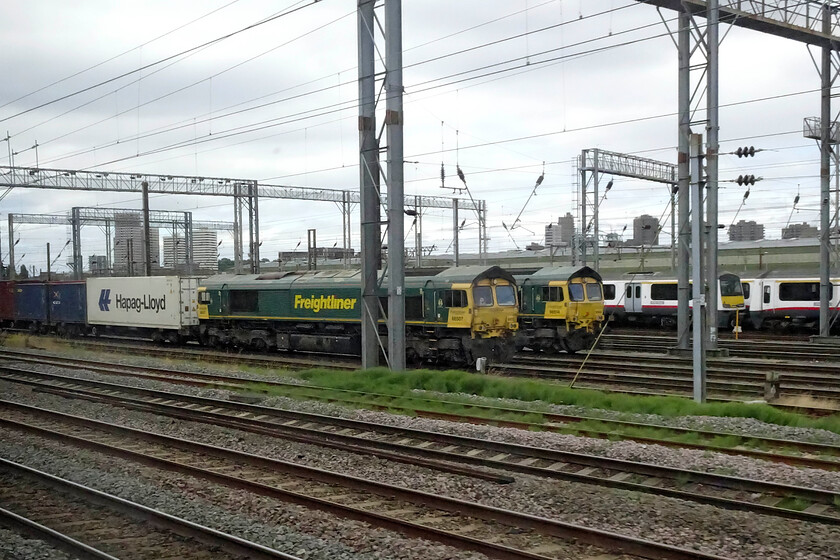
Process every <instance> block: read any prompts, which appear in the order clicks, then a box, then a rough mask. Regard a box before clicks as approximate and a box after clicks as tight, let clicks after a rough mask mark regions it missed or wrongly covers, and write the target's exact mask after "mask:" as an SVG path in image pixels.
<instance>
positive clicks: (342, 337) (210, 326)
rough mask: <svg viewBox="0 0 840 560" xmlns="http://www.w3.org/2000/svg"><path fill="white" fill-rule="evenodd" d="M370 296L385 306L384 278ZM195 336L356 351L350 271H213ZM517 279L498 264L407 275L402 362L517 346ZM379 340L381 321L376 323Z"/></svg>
mask: <svg viewBox="0 0 840 560" xmlns="http://www.w3.org/2000/svg"><path fill="white" fill-rule="evenodd" d="M380 286H382V288H380V291H379V293H378V295H379V297H380V301H381V303H382V307H383V309H386V310H387V291H386V289H385V286H387V281H383V282H381V283H380ZM198 302H199V309H198V313H199V320H200V330H201V341H202V342H203V343H205V344H207V345H210V346H239V347H247V348H253V349H257V350H285V351H302V352H327V353H331V354H348V355H358V354H359V353H360V350H361V314H362V300H361V273H360V272H359V271H358V270H352V271H351V270H329V271H318V272H308V271H304V272H299V271H294V272H277V273H269V274H262V275H236V276H233V275H220V276H213V277H210V278H207V279H206V280H203V281H202V285H201V287H199V293H198ZM517 311H518V302H517V292H516V281H515V280H514V278H513V276H511V275H510V274H509V273H508V272H506V271H504V270H502V269H501V268H499V267H497V266H492V267H485V266H468V267H456V268H450V269H447V270H444V271H443V272H441V273H439V274H437V275H435V276H409V277H406V279H405V317H406V321H405V323H406V324H405V332H406V354H407V355H406V359H407V360H408V361H409V362H414V363H417V362H435V363H446V364H470V363H473V362H474V361H475V360H476V359H477V358H480V357H485V358H488V359H490V360H492V361H502V360H507V359H509V358H510V357H511V356H512V354H513V353H514V351H515V344H514V335H515V332H516V329H517V328H518V323H517ZM379 332H380V336H381V337H383V347H387V345H386V341H385V340H384V337H387V329H386V328H385V321H384V320H383V319H380V321H379Z"/></svg>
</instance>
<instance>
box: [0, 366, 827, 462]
mask: <svg viewBox="0 0 840 560" xmlns="http://www.w3.org/2000/svg"><path fill="white" fill-rule="evenodd" d="M26 354H27V353H25V352H24V353H22V352H19V351H14V352H6V351H3V350H0V356H7V357H10V358H13V359H19V360H22V361H27V362H29V363H41V364H45V365H53V366H57V367H63V368H71V369H84V370H89V371H94V372H97V373H102V374H106V375H114V376H123V377H134V378H140V379H150V380H154V381H161V382H165V383H174V384H184V385H191V386H198V387H215V388H219V389H227V390H233V391H239V392H243V391H244V392H254V391H257V390H260V388H262V389H265V388H272V389H274V390H276V391H278V392H282V393H283V394H287V395H291V396H296V397H298V398H301V397H302V398H307V399H312V400H322V401H327V402H341V403H343V404H348V405H351V406H360V407H367V408H376V409H380V410H385V409H387V410H395V409H402V410H404V411H406V412H408V413H411V414H417V415H420V416H425V417H431V418H440V419H446V420H452V421H458V422H471V423H488V424H496V425H504V426H508V427H514V428H519V429H523V430H546V431H556V432H562V433H574V434H577V435H584V436H588V437H596V438H603V439H615V438H622V439H629V440H633V441H637V442H642V443H651V444H657V445H665V446H671V447H684V448H691V449H703V450H708V451H717V452H721V453H728V454H733V455H745V456H750V457H753V458H759V459H763V460H769V461H774V462H782V463H787V464H791V465H798V466H806V467H811V468H819V469H826V470H840V461H838V457H840V447H838V446H833V445H828V444H817V443H808V442H800V441H794V440H785V439H776V438H761V437H754V436H749V437H744V436H741V435H739V434H734V433H727V432H719V431H705V430H694V429H687V428H675V427H670V426H663V425H656V424H649V423H642V422H630V421H624V420H610V419H602V418H597V417H591V416H585V415H573V414H559V413H553V412H547V411H534V410H528V409H517V408H508V407H500V406H489V405H481V404H477V403H471V404H469V405H465V404H464V403H462V402H447V401H443V400H441V399H430V398H424V397H421V396H411V397H407V396H405V395H387V394H373V393H362V392H358V391H351V390H340V389H334V388H327V387H317V386H312V385H300V384H296V383H288V382H284V381H278V380H269V379H265V380H260V381H259V386H260V387H256V386H255V382H254V381H252V380H247V379H242V378H239V377H233V376H226V375H218V374H207V373H185V372H182V371H177V370H172V369H162V368H149V367H141V366H129V365H124V364H108V363H105V362H101V361H92V360H81V359H66V358H59V357H55V356H43V355H36V356H32V355H26ZM0 372H2V373H3V376H4V377H5V378H7V379H16V380H18V381H19V382H26V380H27V378H32V377H38V376H41V377H42V378H48V377H51V378H53V379H56V380H58V381H60V382H66V383H70V384H77V385H85V384H89V385H95V384H96V383H97V382H92V381H90V382H86V381H83V380H80V379H76V378H72V377H63V376H57V375H52V374H37V373H35V372H32V371H29V370H25V369H21V368H15V367H12V366H0ZM118 387H122V386H118ZM127 389H128V388H125V389H124V390H127ZM135 391H141V390H140V389H135ZM407 401H411V402H413V403H415V404H408V402H407ZM441 402H443V403H446V404H450V405H453V406H461V407H465V408H468V411H469V412H466V411H465V412H464V413H462V414H456V413H449V414H445V413H441V412H439V411H437V410H435V409H436V405H439V404H440V403H441ZM500 415H504V417H505V420H498V419H497V418H498V417H499V416H500ZM535 415H540V416H541V417H542V418H541V420H542V422H538V421H533V420H530V421H529V420H525V419H523V420H516V417H517V416H519V417H520V418H523V417H531V418H533V416H535ZM575 424H579V425H580V427H576V426H575ZM638 431H644V432H645V433H647V434H651V431H653V433H652V434H651V435H646V436H642V435H638V433H637V432H638ZM685 436H690V438H691V440H690V441H685V440H683V439H681V438H684V437H685ZM698 440H699V441H698ZM721 440H724V441H726V442H727V445H728V447H724V446H721V445H720V444H715V442H716V441H721ZM747 444H749V445H750V446H751V447H747ZM765 449H769V450H771V451H765Z"/></svg>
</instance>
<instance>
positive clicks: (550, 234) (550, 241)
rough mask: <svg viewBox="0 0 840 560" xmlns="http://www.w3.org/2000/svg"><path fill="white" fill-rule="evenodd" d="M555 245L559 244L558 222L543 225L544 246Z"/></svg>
mask: <svg viewBox="0 0 840 560" xmlns="http://www.w3.org/2000/svg"><path fill="white" fill-rule="evenodd" d="M557 245H560V224H548V225H546V226H545V246H546V247H552V246H557Z"/></svg>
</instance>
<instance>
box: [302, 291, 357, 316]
mask: <svg viewBox="0 0 840 560" xmlns="http://www.w3.org/2000/svg"><path fill="white" fill-rule="evenodd" d="M355 308H356V298H340V297H335V296H316V295H311V296H309V297H306V296H302V295H300V294H295V309H311V310H312V312H313V313H318V312H319V311H321V310H322V309H355Z"/></svg>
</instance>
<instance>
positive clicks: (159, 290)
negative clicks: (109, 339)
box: [87, 276, 198, 330]
mask: <svg viewBox="0 0 840 560" xmlns="http://www.w3.org/2000/svg"><path fill="white" fill-rule="evenodd" d="M197 290H198V279H196V278H180V277H178V276H151V277H137V276H134V277H114V278H89V279H88V280H87V318H88V323H89V324H91V325H109V326H118V327H130V328H146V329H156V330H189V329H190V327H195V326H198V309H197V305H198V304H197V301H196V295H197Z"/></svg>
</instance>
